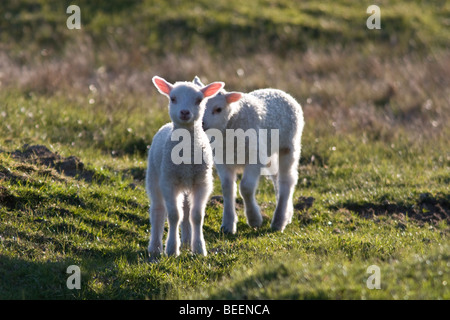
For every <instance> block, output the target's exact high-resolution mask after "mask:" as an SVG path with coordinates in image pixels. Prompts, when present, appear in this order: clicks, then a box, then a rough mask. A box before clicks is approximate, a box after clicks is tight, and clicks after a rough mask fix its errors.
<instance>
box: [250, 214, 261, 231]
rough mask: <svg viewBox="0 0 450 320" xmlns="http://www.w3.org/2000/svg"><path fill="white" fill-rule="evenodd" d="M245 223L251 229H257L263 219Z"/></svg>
mask: <svg viewBox="0 0 450 320" xmlns="http://www.w3.org/2000/svg"><path fill="white" fill-rule="evenodd" d="M247 223H248V225H249V226H250V227H252V228H259V227H261V226H262V223H263V218H262V217H261V216H260V217H259V218H254V219H251V220H247Z"/></svg>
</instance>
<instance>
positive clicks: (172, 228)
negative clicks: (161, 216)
mask: <svg viewBox="0 0 450 320" xmlns="http://www.w3.org/2000/svg"><path fill="white" fill-rule="evenodd" d="M167 189H169V188H167ZM167 189H166V190H163V197H164V203H165V205H166V209H167V217H168V221H169V234H168V236H167V242H166V253H167V255H169V256H170V255H175V256H178V255H179V254H180V233H179V227H180V222H181V211H182V210H181V208H180V207H181V205H180V201H179V199H178V198H179V197H178V196H179V195H178V194H177V192H176V191H175V190H167Z"/></svg>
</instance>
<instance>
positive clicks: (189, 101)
mask: <svg viewBox="0 0 450 320" xmlns="http://www.w3.org/2000/svg"><path fill="white" fill-rule="evenodd" d="M203 100H204V96H203V93H202V92H201V91H200V90H199V89H198V88H196V87H194V86H187V85H185V84H183V85H175V86H174V88H173V90H172V91H171V92H170V94H169V115H170V118H171V119H172V121H173V122H174V123H175V124H178V125H181V126H191V125H193V123H194V122H195V121H198V120H199V119H201V118H202V116H203V112H204V109H205V106H204V103H202V102H203Z"/></svg>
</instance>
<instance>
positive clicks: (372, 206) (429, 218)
mask: <svg viewBox="0 0 450 320" xmlns="http://www.w3.org/2000/svg"><path fill="white" fill-rule="evenodd" d="M342 208H344V209H347V210H349V211H352V212H354V213H356V214H358V215H359V216H361V217H362V218H366V219H374V218H376V217H380V216H389V217H394V218H404V217H405V216H406V217H408V218H409V219H411V220H414V221H416V222H417V223H418V224H419V225H423V224H424V223H430V224H433V225H434V224H438V223H440V222H441V221H446V222H447V224H449V225H450V195H449V194H443V193H438V194H437V195H435V196H433V195H431V194H429V193H422V194H420V195H419V198H418V199H417V200H416V202H415V203H414V204H410V203H405V202H402V201H399V202H396V203H393V202H387V201H383V202H381V203H371V202H363V203H361V202H352V201H347V202H344V203H342V204H341V205H339V206H330V209H332V210H339V209H342Z"/></svg>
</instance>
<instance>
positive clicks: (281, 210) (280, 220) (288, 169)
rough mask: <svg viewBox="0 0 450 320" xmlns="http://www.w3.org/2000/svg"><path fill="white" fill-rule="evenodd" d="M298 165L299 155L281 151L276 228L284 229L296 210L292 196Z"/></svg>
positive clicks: (274, 220) (274, 217)
mask: <svg viewBox="0 0 450 320" xmlns="http://www.w3.org/2000/svg"><path fill="white" fill-rule="evenodd" d="M297 166H298V156H297V155H295V154H293V153H292V152H290V150H285V152H283V153H280V162H279V170H278V198H277V207H276V209H275V213H274V215H273V219H272V225H271V226H272V229H274V230H279V231H283V230H284V228H285V227H286V225H287V224H288V223H289V222H290V221H291V219H292V215H293V212H294V206H293V202H292V196H293V194H294V189H295V185H296V184H297V178H298V173H297Z"/></svg>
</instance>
